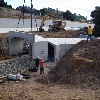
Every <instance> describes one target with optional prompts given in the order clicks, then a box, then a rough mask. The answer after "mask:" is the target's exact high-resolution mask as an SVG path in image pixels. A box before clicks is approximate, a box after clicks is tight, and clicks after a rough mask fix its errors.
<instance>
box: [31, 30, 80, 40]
mask: <svg viewBox="0 0 100 100" xmlns="http://www.w3.org/2000/svg"><path fill="white" fill-rule="evenodd" d="M31 33H33V34H35V35H39V36H42V37H44V38H78V37H79V34H80V31H78V30H66V31H60V32H47V31H45V32H38V31H36V32H34V31H33V32H31Z"/></svg>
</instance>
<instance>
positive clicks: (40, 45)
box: [32, 41, 48, 60]
mask: <svg viewBox="0 0 100 100" xmlns="http://www.w3.org/2000/svg"><path fill="white" fill-rule="evenodd" d="M32 56H33V58H37V57H38V56H40V57H41V58H43V59H44V60H47V58H48V42H47V41H40V42H35V43H34V46H33V52H32Z"/></svg>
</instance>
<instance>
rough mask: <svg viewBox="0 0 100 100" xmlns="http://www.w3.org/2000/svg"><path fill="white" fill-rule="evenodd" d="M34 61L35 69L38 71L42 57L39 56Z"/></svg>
mask: <svg viewBox="0 0 100 100" xmlns="http://www.w3.org/2000/svg"><path fill="white" fill-rule="evenodd" d="M33 60H34V61H35V69H36V71H38V67H39V61H40V57H39V56H38V57H37V58H36V59H33Z"/></svg>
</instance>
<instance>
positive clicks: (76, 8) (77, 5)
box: [4, 0, 100, 19]
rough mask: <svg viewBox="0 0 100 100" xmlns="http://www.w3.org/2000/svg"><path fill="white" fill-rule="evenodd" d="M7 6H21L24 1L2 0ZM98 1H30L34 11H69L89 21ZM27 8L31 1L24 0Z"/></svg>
mask: <svg viewBox="0 0 100 100" xmlns="http://www.w3.org/2000/svg"><path fill="white" fill-rule="evenodd" d="M4 1H5V2H7V4H8V5H10V4H11V5H12V7H13V8H16V7H18V6H22V5H23V4H24V0H4ZM99 2H100V1H99V0H32V3H33V7H34V8H35V9H38V10H39V9H41V8H44V7H45V8H48V7H50V8H53V9H56V8H58V10H60V11H66V10H70V11H71V12H72V13H76V14H81V15H82V16H87V19H91V17H90V14H91V12H92V11H93V10H94V9H95V7H96V6H100V5H99ZM24 5H27V6H30V5H31V0H25V4H24Z"/></svg>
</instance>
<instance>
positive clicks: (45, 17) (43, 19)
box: [39, 16, 50, 32]
mask: <svg viewBox="0 0 100 100" xmlns="http://www.w3.org/2000/svg"><path fill="white" fill-rule="evenodd" d="M45 20H50V17H47V16H44V17H43V18H42V21H41V25H40V28H39V31H40V32H43V31H44V29H43V28H42V27H43V26H44V25H45V24H44V22H45Z"/></svg>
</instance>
